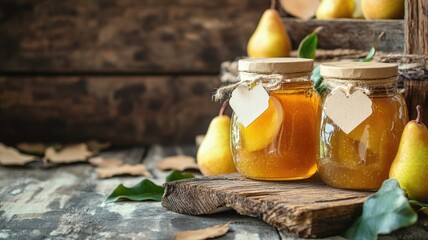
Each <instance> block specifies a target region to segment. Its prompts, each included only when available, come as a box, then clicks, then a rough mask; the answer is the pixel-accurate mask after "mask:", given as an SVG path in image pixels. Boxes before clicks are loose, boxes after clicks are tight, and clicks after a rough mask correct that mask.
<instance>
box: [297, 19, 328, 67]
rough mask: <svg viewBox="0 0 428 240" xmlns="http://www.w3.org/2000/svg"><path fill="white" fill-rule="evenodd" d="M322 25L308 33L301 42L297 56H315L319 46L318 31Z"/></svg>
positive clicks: (311, 57)
mask: <svg viewBox="0 0 428 240" xmlns="http://www.w3.org/2000/svg"><path fill="white" fill-rule="evenodd" d="M321 30H322V27H317V28H316V29H315V30H314V31H313V32H312V33H310V34H309V35H307V36H306V37H305V38H304V39H303V40H302V41H301V42H300V44H299V48H298V50H297V56H298V57H300V58H310V59H314V58H315V52H316V50H317V46H318V32H319V31H321Z"/></svg>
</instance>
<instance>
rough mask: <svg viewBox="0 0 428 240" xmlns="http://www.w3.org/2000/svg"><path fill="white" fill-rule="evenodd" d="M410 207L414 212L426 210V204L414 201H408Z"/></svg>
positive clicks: (427, 206)
mask: <svg viewBox="0 0 428 240" xmlns="http://www.w3.org/2000/svg"><path fill="white" fill-rule="evenodd" d="M409 203H410V205H412V206H413V207H414V208H416V210H417V211H418V212H419V211H422V210H426V209H428V203H421V202H418V201H416V200H409Z"/></svg>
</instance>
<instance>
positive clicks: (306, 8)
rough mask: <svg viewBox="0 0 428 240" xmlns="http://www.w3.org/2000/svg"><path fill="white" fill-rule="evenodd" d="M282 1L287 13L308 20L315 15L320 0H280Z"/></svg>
mask: <svg viewBox="0 0 428 240" xmlns="http://www.w3.org/2000/svg"><path fill="white" fill-rule="evenodd" d="M280 2H281V6H282V8H283V9H284V10H285V11H286V12H287V13H290V14H292V15H293V16H296V17H298V18H301V19H304V20H308V19H310V18H312V17H313V16H315V12H316V11H317V8H318V5H319V3H320V0H292V1H290V0H280Z"/></svg>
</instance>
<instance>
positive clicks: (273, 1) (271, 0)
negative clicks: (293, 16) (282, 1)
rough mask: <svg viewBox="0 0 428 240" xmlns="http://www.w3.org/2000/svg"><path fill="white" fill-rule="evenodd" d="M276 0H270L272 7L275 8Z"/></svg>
mask: <svg viewBox="0 0 428 240" xmlns="http://www.w3.org/2000/svg"><path fill="white" fill-rule="evenodd" d="M275 5H276V0H270V9H275Z"/></svg>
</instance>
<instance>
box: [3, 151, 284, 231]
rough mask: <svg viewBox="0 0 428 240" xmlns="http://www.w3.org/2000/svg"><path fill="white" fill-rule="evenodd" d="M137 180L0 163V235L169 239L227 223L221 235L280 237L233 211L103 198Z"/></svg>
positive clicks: (82, 169)
mask: <svg viewBox="0 0 428 240" xmlns="http://www.w3.org/2000/svg"><path fill="white" fill-rule="evenodd" d="M142 151H144V150H143V149H138V148H133V149H129V150H126V149H122V150H120V151H112V150H110V151H108V152H106V153H102V156H105V157H111V156H115V157H122V158H124V160H126V161H128V162H135V161H136V160H138V158H139V157H140V156H139V155H140V153H141V152H142ZM162 151H163V152H174V151H175V149H171V148H167V149H164V150H162ZM149 162H150V161H149ZM149 162H147V163H146V164H148V163H149ZM149 167H153V166H151V165H149ZM141 179H142V178H141V177H115V178H111V179H105V180H98V179H97V178H96V176H95V170H94V168H93V167H91V166H90V165H89V164H72V165H65V166H58V167H51V168H48V169H29V168H26V167H21V168H14V167H9V168H5V167H1V166H0V239H29V238H30V239H173V237H174V234H175V232H176V231H184V230H189V229H194V228H205V227H210V226H213V225H217V224H223V223H227V222H231V231H230V232H229V233H228V234H227V235H226V236H224V237H223V238H221V239H227V240H232V239H256V240H262V239H273V240H277V239H279V235H278V233H277V231H276V230H275V229H274V228H273V227H271V226H269V225H267V224H265V223H264V222H262V221H260V220H258V219H256V218H250V217H246V216H241V215H238V214H236V213H235V212H232V211H230V212H225V213H221V214H216V215H211V216H205V217H203V218H201V217H196V216H187V215H182V214H176V213H174V212H171V211H167V210H166V209H165V208H162V206H161V205H160V203H156V202H118V203H112V204H106V203H104V202H103V201H104V200H105V198H106V196H107V195H108V194H109V193H110V192H111V191H112V190H113V189H114V188H115V187H116V186H117V185H118V184H119V183H123V184H124V185H126V186H132V185H134V184H136V183H137V182H139V181H141ZM156 180H159V182H160V183H162V180H163V179H160V178H159V177H158V179H156Z"/></svg>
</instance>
